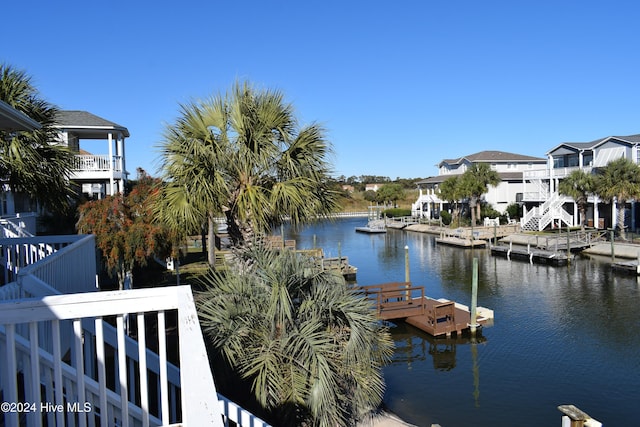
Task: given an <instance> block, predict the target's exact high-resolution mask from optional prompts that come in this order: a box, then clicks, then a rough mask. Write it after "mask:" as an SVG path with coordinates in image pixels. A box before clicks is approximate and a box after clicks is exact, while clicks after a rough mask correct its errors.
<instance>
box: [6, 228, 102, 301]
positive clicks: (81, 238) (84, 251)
mask: <svg viewBox="0 0 640 427" xmlns="http://www.w3.org/2000/svg"><path fill="white" fill-rule="evenodd" d="M94 242H95V236H93V235H68V236H36V237H16V238H11V239H0V262H1V263H2V267H3V270H4V271H3V282H2V283H4V284H8V283H11V282H14V281H16V282H17V281H20V283H18V284H19V285H20V286H24V285H29V284H32V283H34V281H33V280H32V277H33V278H38V279H40V280H41V281H44V282H45V283H47V284H48V285H49V286H53V287H54V288H56V289H58V290H59V291H60V292H61V293H70V292H87V291H89V290H90V288H88V287H87V283H91V286H92V287H94V288H95V285H96V271H97V270H96V252H95V243H94ZM45 258H46V260H45ZM36 263H38V266H37V267H36V266H33V265H34V264H36ZM22 270H26V271H25V272H24V273H23V274H22V276H20V271H22ZM34 286H35V285H34ZM33 295H36V296H43V294H39V293H35V294H33Z"/></svg>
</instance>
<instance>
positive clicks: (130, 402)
mask: <svg viewBox="0 0 640 427" xmlns="http://www.w3.org/2000/svg"><path fill="white" fill-rule="evenodd" d="M7 107H8V106H7V105H6V104H4V105H3V104H0V126H1V129H6V130H29V129H33V128H36V127H37V126H38V124H37V123H34V122H33V121H32V120H30V119H29V118H28V117H26V116H24V115H22V114H21V113H19V112H18V111H15V110H13V111H12V109H11V107H9V108H7ZM87 134H89V135H92V134H91V131H90V130H87V133H86V134H84V136H85V137H87ZM123 135H124V133H123ZM108 139H109V140H110V141H111V140H114V139H117V138H111V137H109V138H108ZM120 153H123V152H120ZM111 155H115V153H110V156H111ZM112 160H114V158H113V157H110V158H109V161H110V162H111V161H112ZM109 167H111V164H110V165H109ZM110 170H112V171H113V170H114V168H112V169H110ZM121 172H124V163H122V164H121ZM125 175H126V174H125ZM101 176H102V175H101ZM123 176H124V175H123ZM109 179H111V178H109ZM116 180H117V179H116V178H114V181H116ZM109 183H110V184H111V181H109ZM114 184H115V182H114ZM114 188H115V187H114V185H110V186H109V187H105V189H106V190H108V191H113V189H114ZM0 232H2V237H3V238H1V239H0V257H1V258H2V260H1V263H0V265H1V266H2V271H1V274H0V277H2V283H0V355H1V356H0V357H2V361H3V362H2V364H0V397H1V398H2V399H0V400H1V401H2V404H3V408H2V413H0V417H1V419H0V424H2V425H7V426H17V425H26V426H42V425H48V426H53V425H56V426H59V427H61V426H86V425H90V426H93V425H100V426H104V427H107V426H114V425H117V426H149V425H151V426H155V425H183V426H215V427H223V426H227V425H238V426H240V427H242V426H245V427H248V426H252V427H265V426H267V424H266V423H264V422H263V421H262V420H260V419H259V418H257V417H255V416H253V415H252V414H251V413H249V412H247V411H245V410H243V409H242V408H240V407H239V406H238V405H236V404H235V403H233V402H231V401H229V400H228V399H226V398H225V397H224V396H221V395H219V394H217V392H216V386H215V382H214V379H213V375H212V372H211V369H210V366H209V360H208V357H207V352H206V349H205V343H204V340H203V336H202V332H201V330H200V324H199V321H198V315H197V313H196V310H195V305H194V301H193V296H192V293H191V289H190V288H189V287H188V286H171V287H159V288H150V289H137V290H126V291H113V292H100V291H99V290H98V287H99V286H98V278H97V277H98V275H97V273H98V270H97V264H98V263H97V255H96V248H95V237H94V236H92V235H71V236H26V235H24V234H18V233H16V230H15V229H14V228H10V227H6V224H0ZM168 331H171V332H168ZM230 422H233V424H231V423H230Z"/></svg>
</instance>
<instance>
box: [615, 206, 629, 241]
mask: <svg viewBox="0 0 640 427" xmlns="http://www.w3.org/2000/svg"><path fill="white" fill-rule="evenodd" d="M624 207H625V203H624V202H622V203H621V202H620V198H618V200H617V201H616V216H617V218H618V224H617V226H618V230H619V232H620V238H621V239H622V240H627V234H626V233H625V231H624V220H625V212H624Z"/></svg>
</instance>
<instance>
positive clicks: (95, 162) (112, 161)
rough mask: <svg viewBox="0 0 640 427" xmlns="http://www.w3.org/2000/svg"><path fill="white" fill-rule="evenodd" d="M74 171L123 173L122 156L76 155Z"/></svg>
mask: <svg viewBox="0 0 640 427" xmlns="http://www.w3.org/2000/svg"><path fill="white" fill-rule="evenodd" d="M72 169H73V170H74V171H76V172H99V171H100V172H104V171H111V170H112V171H117V172H121V171H122V156H111V158H109V156H108V155H76V156H74V160H73V167H72Z"/></svg>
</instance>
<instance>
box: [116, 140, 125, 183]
mask: <svg viewBox="0 0 640 427" xmlns="http://www.w3.org/2000/svg"><path fill="white" fill-rule="evenodd" d="M116 155H117V156H118V162H119V167H120V174H121V178H120V179H119V180H118V189H119V190H120V191H121V192H123V193H124V181H125V180H126V171H127V169H126V165H125V155H124V135H122V134H119V135H118V141H117V145H116Z"/></svg>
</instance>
